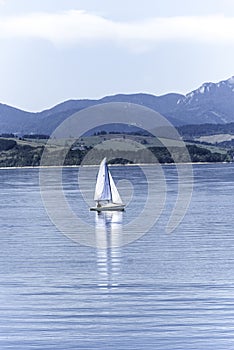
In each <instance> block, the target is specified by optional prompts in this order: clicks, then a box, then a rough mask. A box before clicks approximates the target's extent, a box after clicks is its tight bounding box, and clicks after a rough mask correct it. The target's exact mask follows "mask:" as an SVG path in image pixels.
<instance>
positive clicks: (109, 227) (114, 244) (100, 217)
mask: <svg viewBox="0 0 234 350" xmlns="http://www.w3.org/2000/svg"><path fill="white" fill-rule="evenodd" d="M122 219H123V213H122V212H118V211H110V212H108V211H106V212H100V213H98V212H97V213H96V246H97V247H98V248H97V267H98V272H99V278H100V283H99V285H100V286H102V287H104V288H106V287H110V286H115V285H117V284H118V283H117V276H118V275H119V274H120V268H121V250H120V248H119V247H120V246H121V241H122V232H123V230H122Z"/></svg>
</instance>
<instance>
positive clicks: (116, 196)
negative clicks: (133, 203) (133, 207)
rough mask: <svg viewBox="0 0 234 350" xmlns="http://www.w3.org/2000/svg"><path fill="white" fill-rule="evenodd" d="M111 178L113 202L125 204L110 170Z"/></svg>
mask: <svg viewBox="0 0 234 350" xmlns="http://www.w3.org/2000/svg"><path fill="white" fill-rule="evenodd" d="M109 180H110V187H111V195H112V202H113V203H115V204H123V202H122V200H121V198H120V195H119V192H118V190H117V188H116V186H115V183H114V180H113V178H112V176H111V173H110V172H109Z"/></svg>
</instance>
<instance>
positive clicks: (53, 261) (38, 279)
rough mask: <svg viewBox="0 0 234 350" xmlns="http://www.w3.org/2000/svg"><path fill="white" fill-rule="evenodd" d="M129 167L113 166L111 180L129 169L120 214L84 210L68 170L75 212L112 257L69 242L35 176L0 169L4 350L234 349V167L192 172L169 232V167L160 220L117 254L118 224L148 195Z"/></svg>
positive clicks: (89, 186) (89, 187) (0, 343)
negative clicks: (184, 204) (181, 211)
mask: <svg viewBox="0 0 234 350" xmlns="http://www.w3.org/2000/svg"><path fill="white" fill-rule="evenodd" d="M136 169H137V168H135V167H123V168H122V167H116V168H113V170H112V173H113V176H114V177H115V180H116V179H117V180H118V177H120V174H121V173H123V172H124V174H125V175H124V177H125V178H127V179H128V176H129V181H130V180H131V182H132V183H133V185H132V189H131V188H130V190H129V193H127V192H126V193H127V196H128V200H129V201H130V199H131V198H132V200H131V201H130V203H129V206H128V207H127V209H126V212H124V213H123V214H122V216H121V214H120V215H118V214H117V215H116V216H113V215H109V216H108V215H107V216H103V215H101V216H97V215H96V213H95V212H89V210H88V205H85V204H84V200H83V198H82V197H81V196H80V195H79V191H78V186H77V172H78V169H76V168H67V169H65V171H64V173H63V188H64V192H65V195H66V198H67V201H68V202H69V205H70V207H71V209H72V210H73V211H74V213H75V214H76V215H80V217H81V218H82V220H84V221H86V225H90V227H95V232H96V235H97V236H98V235H101V237H102V242H104V243H105V237H106V242H107V241H108V240H109V241H110V240H112V243H111V248H109V249H100V248H95V247H91V246H87V245H83V244H81V243H79V238H78V242H77V241H73V240H71V239H70V238H69V237H68V236H66V235H64V234H63V233H61V232H60V231H59V229H58V228H57V227H56V226H55V225H54V224H53V223H52V222H51V220H50V218H49V217H48V215H47V212H46V210H45V207H44V205H43V203H42V199H41V194H40V188H39V179H38V175H39V170H38V169H9V170H8V169H1V170H0V179H1V180H0V187H1V216H0V220H1V250H0V251H1V254H0V267H1V269H0V286H1V287H0V293H1V294H0V349H1V350H5V349H14V350H29V349H30V350H39V349H41V350H49V349H51V350H52V349H53V350H55V349H56V350H60V349H61V350H65V349H66V350H70V349H87V350H92V349H100V350H106V349H115V350H120V349H121V350H126V349H132V350H138V349H139V350H142V349H144V350H149V349H150V350H151V349H159V350H177V349H181V350H188V349H189V350H192V349H194V350H208V349H219V350H220V349H222V350H226V349H233V348H234V231H233V194H234V164H210V165H206V164H203V165H195V166H194V169H193V170H194V189H193V195H192V200H191V203H190V207H189V209H188V211H187V213H186V215H185V216H184V219H183V221H182V222H181V224H180V225H179V226H178V227H177V228H176V229H175V230H174V232H173V233H171V234H167V233H166V232H165V226H166V223H167V221H168V218H169V216H170V215H169V212H170V211H171V207H172V206H173V203H174V201H175V198H176V188H177V185H176V170H175V168H174V167H173V166H165V167H164V168H163V171H164V173H165V177H166V187H167V191H166V192H167V196H166V201H165V203H164V204H163V207H162V212H161V214H160V215H159V219H158V221H157V222H156V223H155V225H154V226H153V227H152V228H151V229H150V230H149V232H148V233H146V234H144V235H142V236H141V237H140V238H139V239H137V240H135V241H133V242H131V243H130V244H127V245H123V246H121V234H123V233H121V229H122V227H123V228H124V227H125V225H127V223H128V222H130V221H131V220H132V218H133V217H134V215H139V213H140V210H141V203H142V201H143V200H144V199H145V190H146V184H145V183H144V181H145V178H144V176H143V177H139V174H138V173H137V170H136ZM43 171H47V170H46V169H44V170H43ZM90 171H91V172H92V171H94V170H90ZM95 171H96V170H95ZM150 171H151V172H152V173H154V172H156V169H155V167H153V166H152V167H151V170H150ZM48 172H50V170H48ZM51 174H52V173H51ZM119 184H120V189H121V186H122V191H123V190H124V187H126V188H127V187H128V188H129V183H128V186H127V183H126V182H125V183H124V182H122V185H121V182H120V183H119ZM49 186H50V184H49V183H48V188H49ZM93 186H94V185H93V178H89V177H87V179H86V182H85V181H84V193H85V195H84V196H86V195H87V198H88V197H90V196H92V194H93ZM133 188H134V191H133ZM155 196H156V197H157V194H155ZM156 197H155V201H156V199H157V198H156ZM88 200H89V199H87V201H88ZM54 206H56V203H55V202H54ZM148 219H149V218H147V216H146V217H145V220H148ZM87 227H88V226H87ZM136 230H137V229H136ZM82 234H84V232H82ZM88 234H89V232H88V231H87V235H88ZM103 237H104V238H103ZM96 238H97V237H96ZM113 240H114V243H116V240H117V244H113ZM118 240H120V244H118Z"/></svg>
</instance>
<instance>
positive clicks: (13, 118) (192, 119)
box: [0, 77, 234, 135]
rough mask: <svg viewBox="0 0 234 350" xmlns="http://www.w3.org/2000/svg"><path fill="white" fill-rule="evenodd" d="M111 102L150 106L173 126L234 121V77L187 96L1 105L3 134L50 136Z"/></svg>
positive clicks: (127, 96)
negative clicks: (35, 108)
mask: <svg viewBox="0 0 234 350" xmlns="http://www.w3.org/2000/svg"><path fill="white" fill-rule="evenodd" d="M108 102H129V103H135V104H139V105H141V106H145V107H149V108H151V109H153V110H155V111H157V112H159V113H160V114H162V115H164V116H165V117H166V118H167V119H168V120H169V121H170V122H171V123H172V124H173V125H174V126H182V125H190V124H206V123H210V124H226V123H231V122H234V77H231V78H229V79H227V80H223V81H220V82H219V83H211V82H210V83H204V84H203V85H202V86H200V87H199V88H198V89H196V90H194V91H192V92H190V93H188V94H186V95H181V94H176V93H169V94H166V95H162V96H154V95H150V94H145V93H137V94H118V95H114V96H106V97H103V98H101V99H99V100H89V99H83V100H68V101H65V102H63V103H60V104H58V105H56V106H54V107H53V108H51V109H48V110H44V111H42V112H36V113H33V112H27V111H23V110H20V109H17V108H14V107H11V106H8V105H5V104H0V134H3V133H14V134H19V135H21V134H30V133H33V134H34V133H35V134H46V135H49V134H51V132H52V131H53V130H54V129H55V128H56V127H57V126H58V125H59V124H60V123H61V122H62V121H63V120H65V119H66V118H67V117H68V116H70V115H72V114H73V113H75V112H77V111H80V110H82V109H84V108H87V107H91V106H94V105H98V104H102V103H108Z"/></svg>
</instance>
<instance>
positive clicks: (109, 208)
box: [90, 203, 125, 211]
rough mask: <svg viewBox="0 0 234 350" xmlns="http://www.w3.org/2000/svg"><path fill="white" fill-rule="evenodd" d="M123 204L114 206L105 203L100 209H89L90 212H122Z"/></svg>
mask: <svg viewBox="0 0 234 350" xmlns="http://www.w3.org/2000/svg"><path fill="white" fill-rule="evenodd" d="M124 207H125V205H124V204H114V203H107V204H104V205H102V206H100V207H98V206H97V207H91V208H90V210H95V211H107V210H108V211H110V210H112V211H114V210H118V211H124Z"/></svg>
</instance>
